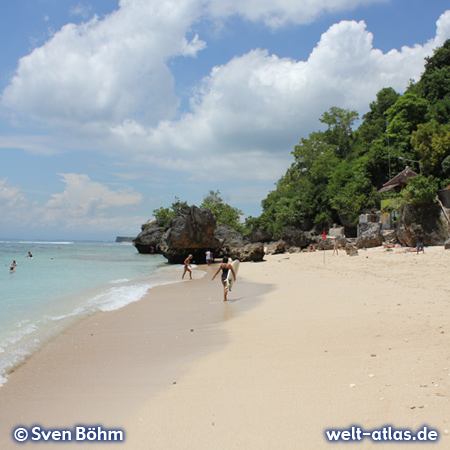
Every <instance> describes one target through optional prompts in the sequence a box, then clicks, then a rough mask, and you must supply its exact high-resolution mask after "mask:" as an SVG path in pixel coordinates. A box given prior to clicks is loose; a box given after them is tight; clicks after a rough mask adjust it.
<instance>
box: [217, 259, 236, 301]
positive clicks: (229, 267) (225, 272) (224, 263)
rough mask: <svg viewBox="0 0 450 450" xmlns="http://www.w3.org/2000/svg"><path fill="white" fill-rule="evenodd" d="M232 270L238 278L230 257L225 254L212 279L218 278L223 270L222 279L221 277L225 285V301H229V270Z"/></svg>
mask: <svg viewBox="0 0 450 450" xmlns="http://www.w3.org/2000/svg"><path fill="white" fill-rule="evenodd" d="M230 270H231V273H232V274H233V276H234V279H235V280H236V272H235V271H234V269H233V266H232V265H231V264H229V263H228V258H227V257H226V256H224V257H223V259H222V264H221V265H220V266H219V268H218V269H217V272H216V273H215V274H214V276H213V277H212V279H211V281H213V280H214V278H216V275H217V274H218V273H219V272H220V271H222V275H221V277H220V279H221V281H222V285H223V301H224V302H226V301H227V294H228V282H227V277H228V272H229V271H230Z"/></svg>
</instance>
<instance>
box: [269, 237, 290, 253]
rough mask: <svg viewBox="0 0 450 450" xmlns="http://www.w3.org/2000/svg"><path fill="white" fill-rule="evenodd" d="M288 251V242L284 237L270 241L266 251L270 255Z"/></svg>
mask: <svg viewBox="0 0 450 450" xmlns="http://www.w3.org/2000/svg"><path fill="white" fill-rule="evenodd" d="M285 252H286V242H284V241H283V240H282V239H279V240H278V241H275V242H269V243H268V244H267V247H266V253H267V254H268V255H278V254H279V253H285Z"/></svg>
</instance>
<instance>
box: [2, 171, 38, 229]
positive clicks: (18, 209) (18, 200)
mask: <svg viewBox="0 0 450 450" xmlns="http://www.w3.org/2000/svg"><path fill="white" fill-rule="evenodd" d="M30 206H31V205H30V203H29V202H28V201H27V199H26V198H25V196H24V195H23V194H22V192H21V190H20V187H19V186H9V185H8V179H7V178H3V179H0V211H1V212H2V213H1V214H0V221H1V222H5V223H6V222H11V223H16V224H19V223H20V222H22V221H23V220H26V217H27V214H28V213H29V210H30Z"/></svg>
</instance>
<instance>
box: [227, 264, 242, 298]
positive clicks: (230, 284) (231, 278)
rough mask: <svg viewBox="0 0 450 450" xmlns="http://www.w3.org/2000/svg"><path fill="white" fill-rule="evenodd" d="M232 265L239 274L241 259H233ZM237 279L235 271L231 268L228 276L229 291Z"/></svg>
mask: <svg viewBox="0 0 450 450" xmlns="http://www.w3.org/2000/svg"><path fill="white" fill-rule="evenodd" d="M231 267H232V268H233V270H234V273H235V274H236V276H237V274H238V271H239V260H238V259H235V260H234V261H232V262H231ZM235 281H236V280H235V279H234V276H233V272H232V271H231V270H229V271H228V276H227V287H228V291H230V292H231V288H232V287H233V284H234V282H235Z"/></svg>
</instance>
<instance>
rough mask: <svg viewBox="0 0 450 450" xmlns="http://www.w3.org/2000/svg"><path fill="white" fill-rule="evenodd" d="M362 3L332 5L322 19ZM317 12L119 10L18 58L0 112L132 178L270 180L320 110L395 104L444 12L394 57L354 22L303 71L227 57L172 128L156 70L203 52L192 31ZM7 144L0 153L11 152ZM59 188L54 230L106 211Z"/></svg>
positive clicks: (170, 89) (136, 6) (445, 31)
mask: <svg viewBox="0 0 450 450" xmlns="http://www.w3.org/2000/svg"><path fill="white" fill-rule="evenodd" d="M374 1H376V0H374ZM380 1H382V0H380ZM369 3H373V1H369V0H336V1H335V2H334V3H333V7H332V8H333V9H343V8H351V7H355V6H357V5H364V4H369ZM329 5H330V2H329V1H325V0H323V1H317V0H304V1H300V0H299V1H296V2H292V1H290V0H289V1H288V0H282V1H280V2H273V1H271V2H269V1H268V0H267V1H256V0H253V1H247V2H242V1H239V2H238V1H234V0H233V1H227V2H223V1H222V0H220V1H219V0H217V1H216V0H210V1H209V2H207V1H202V0H183V1H176V0H171V1H165V2H159V1H158V2H157V1H150V0H146V1H144V0H122V1H121V2H120V8H119V9H118V10H117V11H115V12H113V13H112V14H110V15H109V16H107V17H106V18H105V19H103V20H99V19H98V18H93V19H92V20H91V21H89V22H88V23H86V24H82V25H79V26H76V25H73V24H69V25H66V26H65V27H64V28H63V29H62V30H60V31H59V32H57V33H56V34H55V36H54V37H53V38H52V39H51V40H50V41H48V42H47V43H46V44H45V45H44V46H42V47H40V48H38V49H35V50H34V51H33V52H32V53H31V54H30V55H28V56H26V57H24V58H22V59H21V60H20V63H19V67H18V69H17V74H16V76H15V77H14V78H13V80H12V82H11V84H10V86H8V88H7V89H6V90H5V91H4V93H3V105H4V106H8V107H10V108H11V109H13V110H14V111H16V112H17V113H19V114H20V113H21V114H23V115H25V116H30V117H32V118H34V119H36V120H42V121H44V122H46V123H48V124H51V125H52V126H54V127H55V128H54V129H55V130H58V131H59V132H61V133H63V132H64V131H65V130H66V131H67V130H71V131H72V132H74V131H76V133H73V134H72V135H69V136H70V138H69V139H65V140H64V142H63V143H61V146H62V147H64V146H66V145H68V143H73V139H71V138H72V137H74V138H75V139H76V145H75V144H74V145H73V148H74V149H88V148H96V150H97V151H99V152H103V153H105V154H109V155H111V156H114V157H116V158H120V159H122V160H126V161H127V162H130V163H135V164H139V167H140V169H142V168H143V167H149V166H151V167H152V168H155V167H156V168H160V169H167V170H169V171H171V173H184V174H185V176H187V177H190V178H191V179H193V180H194V179H195V180H213V179H214V178H215V177H217V176H219V177H221V178H226V179H227V180H230V181H231V180H234V181H236V180H245V181H247V182H248V181H251V180H255V181H258V180H261V181H264V180H266V181H267V180H275V179H277V178H278V177H279V176H280V175H281V174H282V173H283V172H284V171H285V169H286V167H287V166H288V164H289V162H290V161H291V156H290V153H289V152H290V150H292V147H293V145H295V144H296V143H297V142H298V141H299V139H300V138H301V137H306V136H307V135H308V134H309V133H310V132H311V131H312V130H314V129H317V127H318V126H319V123H318V118H319V117H320V115H321V114H322V113H323V112H325V111H327V110H328V109H329V108H330V107H332V106H339V107H343V108H349V109H356V110H358V111H359V112H360V113H361V114H362V113H364V112H366V110H367V108H368V105H369V104H370V102H372V101H373V100H374V99H375V96H376V93H377V92H378V91H379V90H380V89H382V88H383V87H389V86H391V87H393V88H394V89H396V90H397V91H399V92H401V91H403V90H404V89H405V87H406V86H407V85H408V83H409V80H410V79H411V78H416V79H418V78H419V77H420V74H421V72H422V70H423V64H424V58H425V57H426V56H429V55H431V54H432V50H433V49H434V48H435V47H436V46H438V45H441V44H442V43H443V42H444V40H445V39H447V38H449V37H450V11H447V12H446V13H445V14H443V15H442V16H441V17H440V19H439V21H438V22H437V32H436V37H435V39H431V40H430V41H428V42H427V43H425V44H423V45H419V44H417V45H416V46H414V47H412V48H410V47H402V48H401V50H400V51H398V50H392V51H390V52H388V53H383V52H381V51H380V50H378V49H375V48H373V44H372V42H373V40H372V34H371V33H370V32H369V31H368V30H367V29H366V25H365V23H364V22H355V21H343V22H340V23H337V24H335V25H333V26H332V27H330V28H329V29H328V30H327V31H326V32H325V33H324V34H323V35H322V37H321V40H320V42H319V43H318V45H317V46H316V47H315V48H314V49H313V50H312V52H311V54H310V57H309V58H308V60H306V61H296V60H294V59H291V58H280V57H278V56H276V55H272V54H269V52H268V51H266V50H262V49H257V50H253V51H251V52H248V53H247V54H244V55H241V56H237V57H235V58H233V59H232V60H231V61H228V62H225V63H224V64H222V65H220V66H217V67H214V68H213V69H212V70H211V72H210V74H209V76H207V77H206V78H205V79H204V80H202V81H201V83H199V85H198V88H197V91H196V92H195V94H194V95H193V96H192V99H191V111H190V113H189V114H185V115H184V116H182V117H181V118H177V116H176V114H177V107H178V99H177V98H176V96H175V94H174V79H173V76H172V74H171V72H170V70H169V68H168V65H167V63H168V61H169V60H170V59H171V58H174V57H176V56H179V55H184V56H195V55H196V54H197V53H198V52H199V51H201V50H202V49H203V48H204V46H205V43H204V42H203V41H202V40H201V36H200V37H198V36H194V38H191V39H187V38H186V36H187V35H188V34H189V33H190V32H191V28H192V26H193V24H195V22H196V21H198V20H203V19H204V20H210V19H211V17H212V18H218V17H226V16H227V15H230V14H241V15H243V16H244V17H246V18H248V19H250V20H262V21H265V22H266V23H267V24H270V25H271V26H278V25H280V24H282V23H285V22H287V21H291V22H294V23H304V22H307V21H311V20H312V19H313V18H314V17H316V16H317V15H318V14H320V13H321V12H324V11H328V10H330V8H331V7H330V6H329ZM207 13H209V14H210V16H209V17H206V19H205V15H206V14H207ZM29 139H30V138H29ZM57 139H59V137H55V143H54V144H51V143H47V144H48V146H49V148H50V150H52V149H53V151H54V149H56V148H58V145H57ZM12 140H13V138H9V140H8V141H7V143H5V142H3V143H1V142H0V146H2V145H3V146H5V145H9V146H12V142H11V141H12ZM30 146H31V144H30ZM33 149H34V150H35V151H40V152H43V151H44V149H43V148H41V146H37V147H33ZM63 181H64V182H65V183H66V185H67V186H66V190H65V191H64V193H62V194H56V195H54V196H53V198H52V200H51V201H49V203H48V204H47V205H46V207H47V208H48V209H49V210H50V211H52V214H54V215H55V217H56V216H57V214H58V211H59V210H60V209H62V210H64V208H63V205H64V204H65V203H66V202H68V201H69V200H71V201H73V202H74V204H73V205H77V208H71V209H70V214H72V215H73V216H74V217H73V219H74V220H75V219H76V218H77V217H78V216H77V214H79V217H85V218H88V217H95V215H96V214H98V213H99V212H100V211H102V208H103V207H105V206H106V205H108V206H109V207H112V206H113V205H111V204H110V203H109V201H110V197H108V195H106V194H104V193H102V192H101V190H100V194H101V195H97V196H96V198H97V200H96V201H94V200H92V201H90V200H89V197H88V196H87V191H88V190H87V188H86V187H87V186H90V184H92V182H90V180H87V179H83V178H80V176H77V178H70V177H68V176H65V178H64V180H63ZM90 187H92V186H90ZM103 194H104V195H103ZM116 194H117V193H116ZM263 196H264V193H262V195H261V197H263ZM98 198H101V199H102V200H101V201H100V202H99V200H98ZM80 220H81V219H80Z"/></svg>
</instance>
